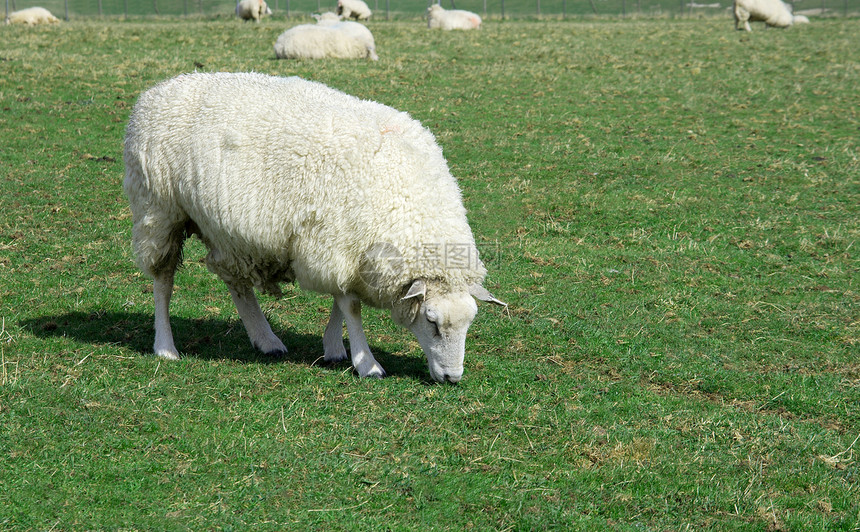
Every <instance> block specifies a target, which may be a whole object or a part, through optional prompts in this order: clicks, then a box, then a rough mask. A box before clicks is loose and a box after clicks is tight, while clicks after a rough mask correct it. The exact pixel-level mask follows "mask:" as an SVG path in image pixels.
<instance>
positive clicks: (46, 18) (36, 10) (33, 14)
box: [6, 7, 60, 26]
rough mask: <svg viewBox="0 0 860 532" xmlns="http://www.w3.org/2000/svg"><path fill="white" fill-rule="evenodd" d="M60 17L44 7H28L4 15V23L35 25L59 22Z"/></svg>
mask: <svg viewBox="0 0 860 532" xmlns="http://www.w3.org/2000/svg"><path fill="white" fill-rule="evenodd" d="M59 23H60V19H58V18H57V17H55V16H54V15H52V14H51V12H50V11H48V10H47V9H45V8H44V7H30V8H27V9H22V10H20V11H13V12H11V13H9V16H8V17H6V24H25V25H27V26H35V25H37V24H59Z"/></svg>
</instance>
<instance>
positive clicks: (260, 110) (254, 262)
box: [123, 73, 503, 382]
mask: <svg viewBox="0 0 860 532" xmlns="http://www.w3.org/2000/svg"><path fill="white" fill-rule="evenodd" d="M124 159H125V166H126V171H125V181H124V183H123V189H124V190H125V193H126V194H127V195H128V198H129V201H130V204H131V212H132V217H133V222H134V225H133V229H132V234H133V238H132V240H133V244H134V250H135V254H136V257H137V264H138V266H140V268H141V269H142V270H143V271H144V272H145V273H147V274H148V275H150V276H151V277H152V278H153V280H154V283H153V292H154V300H155V344H154V350H155V353H156V354H157V355H159V356H161V357H164V358H168V359H176V358H178V357H179V353H178V351H177V350H176V347H175V345H174V342H173V334H172V332H171V328H170V317H169V311H168V307H169V303H170V298H171V294H172V292H173V278H174V272H175V270H176V268H177V266H178V265H179V263H180V260H181V255H182V245H183V241H184V239H185V238H186V237H187V236H190V235H191V234H196V235H198V236H199V237H200V239H201V240H202V241H203V243H204V244H205V245H206V247H207V248H208V249H209V254H208V256H207V257H206V264H207V266H208V268H209V269H210V270H211V271H213V272H214V273H216V274H217V275H218V276H219V277H221V279H223V280H224V282H225V283H226V284H227V287H228V289H229V291H230V295H231V296H232V297H233V301H234V303H235V304H236V308H237V309H238V311H239V316H240V317H241V319H242V322H243V323H244V325H245V328H246V329H247V331H248V335H249V336H250V339H251V341H252V343H253V344H254V345H255V346H256V347H257V348H258V349H260V350H261V351H263V352H264V353H269V354H278V355H281V354H283V353H285V352H286V349H287V348H286V347H285V346H284V344H283V343H282V342H281V340H279V339H278V338H277V336H275V334H274V333H273V332H272V329H271V327H270V326H269V323H268V322H267V321H266V318H265V317H264V316H263V313H262V312H261V310H260V307H259V305H258V303H257V299H256V297H255V294H254V287H256V288H258V289H262V290H266V291H269V292H274V293H278V283H280V282H286V281H296V282H298V283H299V285H301V286H302V287H303V288H305V289H308V290H313V291H316V292H320V293H325V294H331V295H333V296H334V305H333V308H332V311H331V318H330V321H329V323H328V326H327V327H326V329H325V333H324V335H323V347H324V353H325V357H324V359H325V360H326V361H328V362H337V361H340V360H345V359H346V358H347V354H346V350H345V349H344V345H343V338H342V336H343V323H344V321H345V322H346V328H347V332H348V333H349V340H350V351H351V355H352V364H353V366H354V367H355V369H356V371H357V372H358V374H359V375H360V376H362V377H382V376H384V375H385V371H384V370H383V368H382V367H381V366H380V365H379V363H378V362H377V361H376V360H375V359H374V357H373V355H372V354H371V352H370V348H369V347H368V345H367V340H366V339H365V335H364V330H363V328H362V324H361V302H365V303H368V304H370V305H373V306H375V307H379V308H384V309H389V310H391V314H392V318H393V319H394V320H395V322H397V323H399V324H401V325H403V326H405V327H406V328H408V329H409V330H411V331H412V332H413V333H414V334H415V336H416V337H417V338H418V342H419V343H420V344H421V347H422V348H423V350H424V353H425V354H426V355H427V359H428V363H429V368H430V374H431V376H432V377H433V378H434V379H435V380H437V381H445V380H448V381H452V382H456V381H458V380H460V378H461V377H462V374H463V355H464V351H465V341H466V332H467V329H468V328H469V325H470V324H471V323H472V320H473V319H474V317H475V314H476V312H477V306H476V304H475V301H474V300H473V299H472V297H473V296H474V297H477V298H478V299H481V300H484V301H490V302H494V303H499V304H503V303H501V302H500V301H498V300H496V299H495V298H494V297H493V296H492V295H491V294H490V293H489V292H487V291H486V290H485V289H484V288H483V287H482V286H481V284H482V282H483V279H484V275H485V274H486V269H485V268H484V265H483V264H482V263H481V261H480V260H479V258H478V252H477V250H476V248H475V241H474V238H473V236H472V231H471V229H470V228H469V224H468V222H467V220H466V210H465V208H464V207H463V203H462V201H461V198H460V190H459V188H458V186H457V182H456V180H455V179H454V177H452V176H451V173H450V171H449V170H448V165H447V163H446V161H445V158H444V157H443V156H442V149H441V148H440V147H439V146H438V144H436V140H435V138H434V137H433V135H432V134H431V133H430V132H429V131H428V130H426V129H424V128H423V127H422V126H421V124H420V123H418V122H417V121H415V120H413V119H412V118H410V117H409V115H407V114H406V113H402V112H399V111H397V110H395V109H392V108H390V107H387V106H385V105H382V104H379V103H376V102H371V101H363V100H359V99H358V98H355V97H353V96H349V95H346V94H344V93H342V92H339V91H336V90H334V89H331V88H328V87H326V86H325V85H322V84H319V83H315V82H310V81H305V80H302V79H299V78H295V77H292V78H278V77H272V76H267V75H263V74H256V73H242V74H229V73H195V74H186V75H182V76H179V77H176V78H173V79H171V80H168V81H166V82H163V83H161V84H159V85H157V86H155V87H154V88H152V89H150V90H148V91H146V92H144V93H143V94H142V95H141V96H140V99H139V101H138V102H137V104H136V105H135V107H134V110H133V111H132V114H131V119H130V121H129V124H128V129H127V131H126V137H125V151H124Z"/></svg>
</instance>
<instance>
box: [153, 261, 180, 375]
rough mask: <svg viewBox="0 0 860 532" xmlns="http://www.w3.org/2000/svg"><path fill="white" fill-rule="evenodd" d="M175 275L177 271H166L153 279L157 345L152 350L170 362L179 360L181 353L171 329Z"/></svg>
mask: <svg viewBox="0 0 860 532" xmlns="http://www.w3.org/2000/svg"><path fill="white" fill-rule="evenodd" d="M174 273H175V269H169V270H164V271H161V272H159V273H158V274H156V275H153V278H152V293H153V299H154V300H155V344H154V345H153V347H152V349H153V351H155V354H156V355H158V356H160V357H161V358H166V359H168V360H179V351H177V350H176V345H175V344H174V343H173V331H172V330H171V329H170V296H171V295H173V275H174Z"/></svg>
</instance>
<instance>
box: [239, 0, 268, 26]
mask: <svg viewBox="0 0 860 532" xmlns="http://www.w3.org/2000/svg"><path fill="white" fill-rule="evenodd" d="M271 14H272V10H271V9H269V6H268V4H266V2H265V1H264V0H240V2H239V3H238V4H236V16H237V17H239V18H241V19H243V20H254V21H256V22H260V19H262V18H263V16H264V15H271Z"/></svg>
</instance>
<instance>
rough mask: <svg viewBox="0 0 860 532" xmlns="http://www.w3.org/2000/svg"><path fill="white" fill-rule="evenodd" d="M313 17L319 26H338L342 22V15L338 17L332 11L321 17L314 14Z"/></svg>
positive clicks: (321, 14) (322, 14)
mask: <svg viewBox="0 0 860 532" xmlns="http://www.w3.org/2000/svg"><path fill="white" fill-rule="evenodd" d="M311 16H312V17H313V18H314V19H315V20H316V21H317V24H324V25H332V24H337V23H338V22H340V21H341V17H340V15H338V14H337V13H332V12H331V11H326V12H325V13H320V14H319V15H317V14H316V13H314V14H313V15H311Z"/></svg>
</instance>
